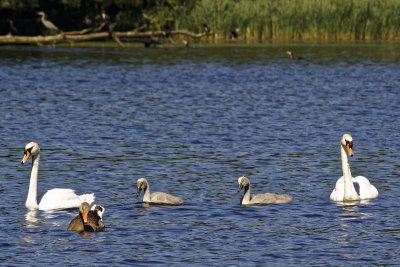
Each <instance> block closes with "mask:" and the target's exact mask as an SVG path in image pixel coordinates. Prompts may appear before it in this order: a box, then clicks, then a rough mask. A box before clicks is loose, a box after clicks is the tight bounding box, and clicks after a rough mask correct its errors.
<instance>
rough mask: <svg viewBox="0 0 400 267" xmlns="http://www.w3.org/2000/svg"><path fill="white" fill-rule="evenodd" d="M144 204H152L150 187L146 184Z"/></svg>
mask: <svg viewBox="0 0 400 267" xmlns="http://www.w3.org/2000/svg"><path fill="white" fill-rule="evenodd" d="M143 202H150V185H149V183H147V182H146V188H145V189H144V192H143Z"/></svg>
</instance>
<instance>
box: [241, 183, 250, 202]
mask: <svg viewBox="0 0 400 267" xmlns="http://www.w3.org/2000/svg"><path fill="white" fill-rule="evenodd" d="M249 203H250V183H249V184H248V185H246V186H245V187H244V193H243V197H242V204H249Z"/></svg>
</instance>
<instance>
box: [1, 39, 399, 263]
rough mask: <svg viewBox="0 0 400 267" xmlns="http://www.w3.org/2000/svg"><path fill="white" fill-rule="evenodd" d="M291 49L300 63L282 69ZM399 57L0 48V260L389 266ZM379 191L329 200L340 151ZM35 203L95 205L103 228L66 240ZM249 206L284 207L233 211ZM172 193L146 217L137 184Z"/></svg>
mask: <svg viewBox="0 0 400 267" xmlns="http://www.w3.org/2000/svg"><path fill="white" fill-rule="evenodd" d="M288 49H291V50H293V51H295V52H297V54H298V55H301V56H302V57H304V58H305V60H299V61H292V60H289V59H288V58H287V57H286V55H285V51H286V50H288ZM399 51H400V46H399V45H397V44H360V45H357V44H347V45H336V44H326V45H297V46H288V45H282V46H280V45H270V46H255V47H240V46H225V47H197V48H193V49H184V48H168V49H162V48H159V49H142V48H129V49H114V48H56V49H48V48H18V47H17V48H14V47H11V48H10V47H2V48H0V80H1V83H0V94H1V100H0V114H1V116H0V140H1V146H2V148H1V149H0V166H1V167H0V181H1V182H0V191H1V194H0V203H1V206H0V208H1V211H2V212H1V213H2V214H1V216H0V232H1V243H0V247H1V252H0V262H2V263H3V264H5V265H12V266H27V265H30V266H32V265H41V266H43V265H54V264H57V265H58V266H69V265H88V266H97V265H99V266H104V265H107V266H110V265H112V266H122V265H128V264H132V265H135V266H145V265H146V266H154V265H168V266H171V265H172V266H188V265H190V266H194V265H199V266H200V265H202V266H204V265H211V266H295V265H298V266H369V265H385V266H395V265H399V264H400V256H399V254H400V249H399V248H398V245H399V240H400V226H399V219H400V204H399V201H398V200H399V197H400V187H399V183H398V181H399V180H398V179H399V176H400V175H399V167H400V166H399V165H400V164H399V157H398V154H399V153H398V152H399V151H400V143H399V137H400V135H399V125H400V119H399V118H400V109H399V106H400V97H399V90H400V76H399V70H400V52H399ZM345 132H348V133H351V134H352V136H353V138H354V149H355V153H356V154H355V157H353V158H351V160H350V165H351V168H352V173H353V175H354V176H356V175H363V176H366V177H368V178H369V179H370V181H371V182H372V183H373V184H374V185H375V186H376V187H377V188H378V190H379V192H380V196H379V198H378V199H376V200H373V201H370V202H369V203H362V204H356V205H350V206H343V205H340V204H337V203H334V202H331V201H330V200H329V194H330V193H331V191H332V189H333V188H334V185H335V182H336V180H337V179H338V178H339V177H340V176H341V165H340V154H339V140H340V137H341V135H342V134H343V133H345ZM31 140H33V141H36V142H38V143H39V144H40V145H41V148H42V150H41V155H42V157H41V163H40V169H39V192H45V191H46V190H48V189H51V188H56V187H63V188H73V189H76V191H77V192H78V193H88V192H94V193H95V194H96V203H97V204H101V205H103V206H105V207H106V212H105V214H104V222H105V224H106V227H107V228H106V231H104V232H100V233H95V234H91V235H89V237H82V236H81V235H79V234H77V233H74V232H68V231H66V228H67V226H68V223H69V221H70V220H71V219H72V218H73V217H74V216H75V215H76V214H77V210H73V211H56V212H43V211H37V212H28V211H27V210H26V208H25V207H24V203H25V199H26V194H27V191H28V182H29V175H30V164H27V165H20V163H19V162H20V160H21V158H22V156H23V148H24V146H25V144H26V143H27V142H28V141H31ZM242 175H247V176H248V177H250V179H251V181H252V191H253V193H262V192H276V193H288V194H290V195H292V196H293V202H292V203H290V204H282V205H265V206H253V207H241V206H240V205H239V200H240V193H237V192H236V190H237V178H238V177H239V176H242ZM141 177H146V178H147V179H148V180H149V182H150V184H151V187H152V190H153V191H163V192H168V193H171V194H174V195H176V196H180V197H182V198H183V199H184V200H185V204H184V205H182V206H176V207H163V206H150V207H146V206H143V205H142V204H141V203H140V202H139V199H138V198H137V197H136V187H135V182H136V180H137V179H138V178H141Z"/></svg>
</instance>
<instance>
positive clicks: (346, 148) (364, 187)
mask: <svg viewBox="0 0 400 267" xmlns="http://www.w3.org/2000/svg"><path fill="white" fill-rule="evenodd" d="M340 155H341V158H342V170H343V176H342V177H340V178H339V180H337V182H336V186H335V189H333V191H332V193H331V196H330V199H331V200H333V201H358V200H365V199H372V198H377V197H378V195H379V193H378V190H377V189H376V188H375V186H373V185H372V184H371V183H370V182H369V181H368V179H367V178H365V177H364V176H357V177H355V178H353V177H352V176H351V172H350V166H349V162H348V157H347V156H348V155H349V156H351V157H352V156H353V155H354V152H353V138H352V137H351V135H350V134H344V135H343V136H342V139H341V140H340Z"/></svg>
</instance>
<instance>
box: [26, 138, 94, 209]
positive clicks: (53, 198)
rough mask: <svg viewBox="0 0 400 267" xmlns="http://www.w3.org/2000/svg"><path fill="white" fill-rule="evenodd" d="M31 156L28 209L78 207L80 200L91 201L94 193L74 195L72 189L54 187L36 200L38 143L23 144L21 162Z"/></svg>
mask: <svg viewBox="0 0 400 267" xmlns="http://www.w3.org/2000/svg"><path fill="white" fill-rule="evenodd" d="M30 156H32V171H31V179H30V182H29V192H28V197H27V199H26V202H25V207H26V208H28V209H30V210H35V209H39V210H56V209H69V208H79V207H80V205H81V203H82V202H88V203H89V204H90V203H92V202H93V201H94V199H95V197H94V194H85V195H80V196H78V195H76V194H75V192H74V190H72V189H63V188H54V189H51V190H49V191H47V192H46V194H44V195H43V197H42V199H41V200H40V202H39V204H38V202H37V182H38V172H39V159H40V147H39V144H38V143H35V142H30V143H28V144H27V145H26V146H25V151H24V157H23V158H22V160H21V164H24V163H25V162H26V161H27V160H28V159H29V157H30Z"/></svg>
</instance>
